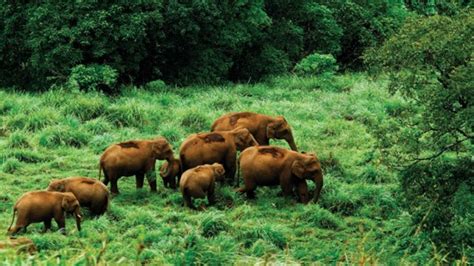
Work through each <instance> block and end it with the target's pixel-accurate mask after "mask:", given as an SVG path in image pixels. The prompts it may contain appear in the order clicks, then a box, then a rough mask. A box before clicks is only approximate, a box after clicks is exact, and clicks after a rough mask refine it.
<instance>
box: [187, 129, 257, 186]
mask: <svg viewBox="0 0 474 266" xmlns="http://www.w3.org/2000/svg"><path fill="white" fill-rule="evenodd" d="M255 145H258V142H257V141H256V140H255V138H254V137H253V136H252V134H250V132H249V131H248V130H247V129H245V128H237V129H234V130H232V131H216V132H210V133H198V134H192V135H191V136H189V137H188V138H187V139H186V140H184V142H183V143H182V144H181V147H180V149H179V159H180V161H181V171H183V172H184V171H186V170H188V169H190V168H193V167H196V166H198V165H203V164H212V163H220V164H222V165H223V166H224V169H225V172H226V179H227V180H229V181H230V182H232V181H233V180H234V176H235V170H236V161H237V151H243V150H245V149H246V148H248V147H250V146H255Z"/></svg>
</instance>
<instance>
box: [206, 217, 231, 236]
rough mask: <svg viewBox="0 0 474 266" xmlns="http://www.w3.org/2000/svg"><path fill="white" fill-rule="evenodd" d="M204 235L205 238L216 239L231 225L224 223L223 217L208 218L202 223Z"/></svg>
mask: <svg viewBox="0 0 474 266" xmlns="http://www.w3.org/2000/svg"><path fill="white" fill-rule="evenodd" d="M201 228H202V229H201V230H202V233H201V234H202V235H203V236H204V237H215V236H217V235H218V234H219V233H220V232H222V231H226V230H227V229H228V228H229V225H228V224H227V223H226V222H225V221H224V219H223V217H222V216H217V217H216V216H214V215H212V216H208V217H206V218H204V220H203V221H202V223H201Z"/></svg>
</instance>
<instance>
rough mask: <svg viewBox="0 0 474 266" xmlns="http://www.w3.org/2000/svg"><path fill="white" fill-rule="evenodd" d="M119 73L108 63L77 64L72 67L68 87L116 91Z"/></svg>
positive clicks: (84, 89)
mask: <svg viewBox="0 0 474 266" xmlns="http://www.w3.org/2000/svg"><path fill="white" fill-rule="evenodd" d="M117 77H118V73H117V71H116V70H115V69H113V68H112V67H110V66H108V65H89V66H85V65H77V66H75V67H73V68H72V69H71V74H70V75H69V79H68V87H69V88H71V89H74V90H82V91H96V90H101V91H105V92H113V91H115V85H116V83H117Z"/></svg>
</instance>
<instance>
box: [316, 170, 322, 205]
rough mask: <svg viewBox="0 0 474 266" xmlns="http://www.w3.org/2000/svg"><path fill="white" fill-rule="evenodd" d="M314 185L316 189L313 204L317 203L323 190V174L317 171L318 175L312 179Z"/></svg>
mask: <svg viewBox="0 0 474 266" xmlns="http://www.w3.org/2000/svg"><path fill="white" fill-rule="evenodd" d="M314 183H315V184H316V189H315V190H314V203H317V202H318V199H319V195H320V194H321V189H322V188H323V173H322V172H321V171H319V173H318V174H316V176H315V177H314Z"/></svg>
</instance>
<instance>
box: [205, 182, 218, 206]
mask: <svg viewBox="0 0 474 266" xmlns="http://www.w3.org/2000/svg"><path fill="white" fill-rule="evenodd" d="M207 201H208V202H209V205H214V204H215V203H216V195H215V193H214V185H212V186H211V187H210V188H209V190H208V191H207Z"/></svg>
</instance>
